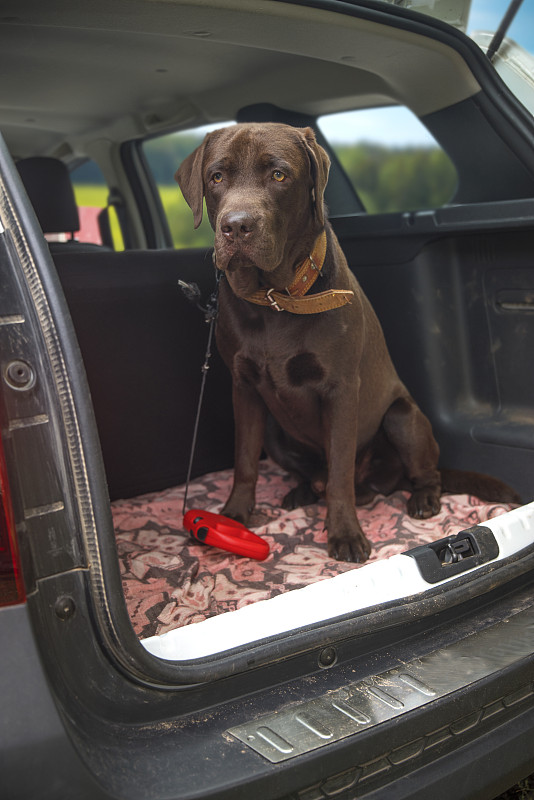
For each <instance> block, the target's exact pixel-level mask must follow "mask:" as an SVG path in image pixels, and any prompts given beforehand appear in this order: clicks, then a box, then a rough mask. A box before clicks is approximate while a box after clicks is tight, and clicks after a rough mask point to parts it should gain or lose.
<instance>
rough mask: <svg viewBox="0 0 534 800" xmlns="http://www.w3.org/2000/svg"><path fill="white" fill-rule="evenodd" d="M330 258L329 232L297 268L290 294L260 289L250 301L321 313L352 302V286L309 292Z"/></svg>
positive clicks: (284, 308) (288, 291) (319, 238)
mask: <svg viewBox="0 0 534 800" xmlns="http://www.w3.org/2000/svg"><path fill="white" fill-rule="evenodd" d="M325 258H326V231H323V232H322V233H321V234H320V235H319V236H318V237H317V239H316V241H315V245H314V247H313V250H312V252H311V253H310V255H309V256H306V258H305V259H304V261H303V262H302V263H301V264H299V266H298V267H297V269H296V270H295V277H294V278H293V281H292V282H291V284H290V285H289V286H288V287H287V288H286V292H287V294H285V293H284V292H279V291H277V290H275V289H259V290H258V291H257V292H253V294H251V295H249V296H248V297H246V298H245V300H248V301H249V303H256V305H259V306H270V307H271V308H273V309H274V310H275V311H289V312H290V313H291V314H319V313H321V312H322V311H330V310H331V309H333V308H339V307H340V306H344V305H346V303H350V301H351V298H352V297H353V296H354V292H353V291H352V290H350V289H327V290H326V291H325V292H319V293H318V294H310V295H307V292H308V291H309V290H310V289H311V287H312V286H313V284H314V283H315V281H316V280H317V278H318V277H319V275H320V274H321V270H322V268H323V264H324V260H325Z"/></svg>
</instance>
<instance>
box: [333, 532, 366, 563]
mask: <svg viewBox="0 0 534 800" xmlns="http://www.w3.org/2000/svg"><path fill="white" fill-rule="evenodd" d="M328 555H329V556H330V558H335V559H336V561H350V562H351V563H353V564H363V562H364V561H367V559H368V558H369V556H370V555H371V544H370V542H369V540H368V539H367V537H366V536H365V534H364V533H363V531H362V530H361V529H360V530H359V531H358V530H351V531H345V532H344V533H341V532H340V531H337V532H335V533H331V532H330V531H329V532H328Z"/></svg>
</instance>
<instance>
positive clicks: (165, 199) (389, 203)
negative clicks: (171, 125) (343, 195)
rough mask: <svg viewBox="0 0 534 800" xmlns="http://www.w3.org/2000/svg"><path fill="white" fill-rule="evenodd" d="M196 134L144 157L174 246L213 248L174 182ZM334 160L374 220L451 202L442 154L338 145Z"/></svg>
mask: <svg viewBox="0 0 534 800" xmlns="http://www.w3.org/2000/svg"><path fill="white" fill-rule="evenodd" d="M200 141H201V137H199V136H198V135H195V134H171V135H169V136H164V137H160V138H158V139H153V140H152V141H149V142H147V143H145V145H144V152H145V156H146V158H147V161H148V163H149V166H150V169H151V171H152V174H153V175H154V178H155V180H156V183H157V184H158V187H159V190H160V196H161V199H162V203H163V205H164V208H165V211H166V213H167V218H168V220H169V226H170V228H171V233H172V236H173V240H174V242H175V245H176V246H179V247H199V246H203V245H204V246H210V245H211V244H212V242H213V234H212V231H211V228H210V226H209V224H208V222H207V220H206V219H205V218H204V220H203V222H202V225H201V227H200V228H199V229H198V230H197V231H195V230H194V229H193V217H192V214H191V210H190V209H189V207H188V206H187V204H186V203H185V201H184V199H183V197H182V195H181V192H180V190H179V188H178V186H177V184H176V183H175V181H174V173H175V172H176V170H177V168H178V166H179V165H180V164H181V162H182V161H183V160H184V158H186V157H187V155H188V154H189V153H191V152H192V151H193V150H194V149H195V147H197V145H198V144H199V143H200ZM334 149H335V152H336V155H337V157H338V159H339V161H340V163H341V165H342V167H343V169H344V170H345V172H346V173H347V175H348V176H349V178H350V180H351V182H352V185H353V186H354V188H355V190H356V192H357V193H358V195H359V197H360V199H361V201H362V203H363V205H364V207H365V209H366V210H367V211H368V213H370V214H380V213H387V212H396V211H397V212H398V211H417V210H420V209H430V208H438V207H440V206H442V205H444V204H445V203H447V202H448V201H450V200H451V198H452V196H453V194H454V190H455V187H456V172H455V169H454V167H453V165H452V163H451V161H450V160H449V158H448V157H447V155H446V154H445V153H444V152H443V151H442V150H440V149H438V148H437V147H436V148H432V147H402V148H401V147H398V148H392V147H384V146H379V145H375V144H369V143H359V144H356V145H351V144H337V145H334Z"/></svg>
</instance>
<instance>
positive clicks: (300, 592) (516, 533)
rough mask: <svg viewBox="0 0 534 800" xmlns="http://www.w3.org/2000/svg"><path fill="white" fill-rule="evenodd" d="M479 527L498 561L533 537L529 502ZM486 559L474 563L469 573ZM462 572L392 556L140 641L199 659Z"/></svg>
mask: <svg viewBox="0 0 534 800" xmlns="http://www.w3.org/2000/svg"><path fill="white" fill-rule="evenodd" d="M482 526H483V527H486V528H490V530H491V531H492V532H493V534H494V536H495V539H496V540H497V544H498V545H499V555H498V556H497V557H496V558H495V559H493V560H492V561H490V562H486V564H488V563H497V562H499V561H502V560H503V559H505V558H508V557H509V556H511V555H514V554H515V553H518V552H519V551H520V550H523V548H525V547H527V546H528V545H530V544H532V543H533V542H534V503H529V504H528V505H525V506H521V507H519V508H516V509H514V510H513V511H508V512H507V513H506V514H502V515H501V516H499V517H495V518H494V519H490V520H488V521H487V522H484V523H482ZM486 564H483V565H480V566H478V567H474V568H473V570H472V571H471V572H472V573H475V572H476V571H477V570H479V569H481V568H482V567H483V566H486ZM467 574H468V572H463V573H461V574H460V575H457V576H454V577H451V578H447V579H445V580H443V581H441V583H433V584H431V583H427V581H425V580H424V579H423V578H422V576H421V573H420V572H419V568H418V566H417V563H416V561H415V559H413V558H411V556H406V555H403V554H400V555H395V556H391V557H390V558H388V559H384V560H383V561H375V562H373V563H371V564H367V565H365V566H363V567H361V568H360V569H355V570H351V571H349V572H345V573H343V574H341V575H337V576H336V577H335V578H329V579H327V580H323V581H319V582H318V583H314V584H311V585H310V586H305V587H304V588H303V589H295V590H293V591H289V592H285V593H284V594H280V595H277V596H276V597H273V598H271V599H269V600H263V601H260V602H258V603H253V604H251V605H249V606H244V607H243V608H240V609H238V610H237V611H229V612H227V613H225V614H219V615H218V616H216V617H210V618H209V619H206V620H203V621H202V622H197V623H193V624H192V625H186V626H184V627H183V628H176V629H175V630H173V631H169V632H168V633H163V634H161V636H151V637H150V638H148V639H143V640H142V641H141V644H142V645H143V646H144V647H145V649H146V650H147V651H148V652H149V653H151V654H152V655H154V656H157V657H158V658H162V659H165V660H167V661H187V660H190V659H197V658H203V657H205V656H210V655H214V654H216V653H221V652H224V651H225V650H230V649H232V648H234V647H239V646H242V645H246V644H250V643H252V642H261V641H262V640H264V639H267V638H268V637H270V636H276V635H278V634H283V633H287V632H288V631H292V630H296V629H298V628H302V627H305V626H307V625H313V624H316V623H320V622H325V621H327V620H332V619H335V618H336V617H340V616H342V615H344V614H350V613H351V612H355V611H361V610H362V609H365V608H370V607H372V606H375V605H378V604H379V603H387V602H389V601H391V600H402V599H403V598H406V597H410V596H412V595H418V594H423V593H424V592H426V591H428V590H429V589H434V588H435V587H436V586H440V585H444V584H446V583H450V582H451V581H455V580H457V579H458V578H461V577H463V576H465V575H467Z"/></svg>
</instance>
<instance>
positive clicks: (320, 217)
mask: <svg viewBox="0 0 534 800" xmlns="http://www.w3.org/2000/svg"><path fill="white" fill-rule="evenodd" d="M302 135H303V137H304V144H305V146H306V150H307V153H308V157H309V159H310V164H311V174H312V178H313V191H314V207H315V216H316V218H317V222H318V223H319V225H321V226H322V225H324V190H325V188H326V184H327V181H328V171H329V169H330V159H329V158H328V155H327V153H326V151H325V150H324V149H323V148H322V147H321V145H320V144H318V142H317V139H316V138H315V133H314V132H313V129H312V128H303V129H302Z"/></svg>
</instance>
